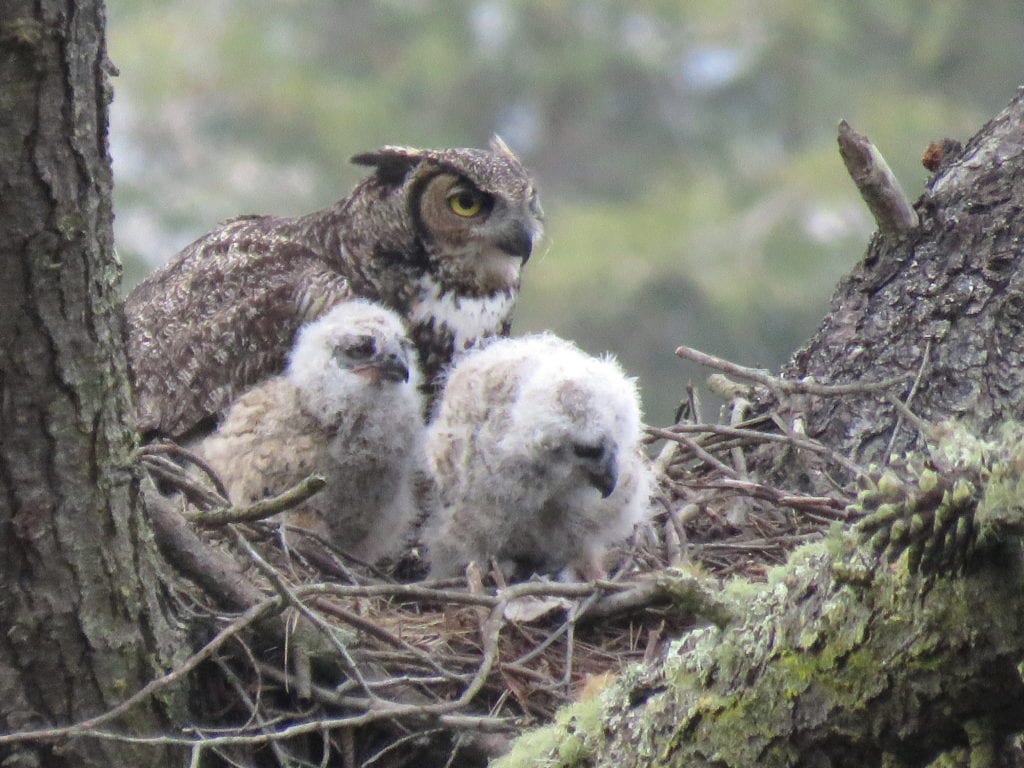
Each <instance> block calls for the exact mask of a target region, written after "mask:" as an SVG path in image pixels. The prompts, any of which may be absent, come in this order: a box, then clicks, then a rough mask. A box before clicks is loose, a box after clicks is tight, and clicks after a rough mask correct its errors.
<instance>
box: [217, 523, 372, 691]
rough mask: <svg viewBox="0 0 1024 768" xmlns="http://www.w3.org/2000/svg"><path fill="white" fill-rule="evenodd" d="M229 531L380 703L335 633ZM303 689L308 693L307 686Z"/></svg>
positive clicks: (234, 531) (246, 542)
mask: <svg viewBox="0 0 1024 768" xmlns="http://www.w3.org/2000/svg"><path fill="white" fill-rule="evenodd" d="M230 530H231V532H232V534H233V535H234V538H235V542H236V543H237V544H238V545H239V546H240V547H241V548H242V550H243V551H244V552H245V553H246V554H247V555H248V556H249V558H250V559H251V560H252V561H253V563H254V564H255V565H256V567H257V568H258V569H259V570H260V572H261V573H262V574H263V575H264V576H266V577H267V579H268V580H269V581H270V583H271V584H273V585H274V589H276V590H277V591H278V593H279V594H280V595H281V597H282V598H284V599H285V600H286V601H287V602H288V604H289V605H291V606H292V607H293V608H295V610H296V611H298V612H299V613H300V614H302V616H304V617H305V618H306V619H307V620H308V621H309V622H310V623H312V624H313V626H315V627H316V628H317V629H319V630H320V631H321V632H322V633H323V634H324V636H325V637H326V638H327V640H328V642H330V643H331V645H332V646H333V647H334V649H335V650H336V651H337V652H338V655H339V656H340V657H341V659H342V660H343V662H344V666H345V671H346V672H348V674H349V675H351V676H352V678H353V679H354V680H355V681H356V682H357V683H359V687H360V688H362V689H363V691H364V693H366V695H367V696H368V697H369V698H370V700H371V701H374V702H377V701H380V699H379V697H378V696H377V694H376V693H374V692H373V689H372V688H371V687H370V686H369V685H368V684H367V682H366V680H365V679H364V678H363V675H362V672H360V671H359V666H358V665H357V664H356V662H355V659H353V658H352V655H351V654H350V653H349V651H348V648H346V647H345V644H344V643H342V642H340V641H339V640H338V638H337V637H336V636H335V633H334V631H333V629H334V628H333V627H331V626H330V625H329V624H328V623H327V622H326V621H324V620H323V618H322V617H321V616H318V615H317V614H315V613H314V612H313V611H311V610H310V609H309V608H308V607H307V606H306V605H305V604H304V603H303V602H302V601H301V600H300V599H299V598H298V596H297V595H296V594H295V593H294V592H293V591H292V590H291V589H290V588H289V587H288V585H287V584H285V583H284V580H283V579H282V578H281V576H280V574H279V573H278V572H277V571H276V570H275V569H274V568H273V566H271V565H270V563H268V562H267V561H266V560H264V559H263V557H262V556H261V555H260V553H259V552H257V551H256V549H255V548H254V547H253V546H252V544H250V543H249V540H248V539H246V538H245V536H243V535H242V533H241V532H240V531H239V530H238V529H237V528H234V527H232V528H231V529H230ZM304 687H305V689H306V691H307V692H308V688H309V687H308V685H307V686H304Z"/></svg>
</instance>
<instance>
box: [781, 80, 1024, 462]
mask: <svg viewBox="0 0 1024 768" xmlns="http://www.w3.org/2000/svg"><path fill="white" fill-rule="evenodd" d="M915 207H916V209H917V212H918V214H919V216H920V225H919V226H918V227H917V228H916V229H914V230H911V231H910V232H909V233H907V234H905V235H894V234H881V233H879V234H876V235H875V236H874V238H873V239H872V241H871V244H870V246H869V247H868V251H867V254H866V255H865V257H864V259H863V261H862V262H861V263H860V264H858V265H857V267H856V268H855V269H854V270H853V271H852V272H851V273H850V275H848V276H847V277H846V278H845V279H844V280H843V281H842V282H841V283H840V284H839V287H838V288H837V289H836V293H835V295H834V296H833V298H832V304H831V307H830V310H829V313H828V315H827V316H826V318H825V320H824V321H823V323H822V326H821V328H820V329H819V330H818V332H817V334H815V336H814V337H813V338H812V339H811V341H810V342H809V343H808V344H807V345H806V346H805V347H804V348H803V349H802V350H801V351H800V352H798V353H797V354H796V356H795V357H794V359H793V361H792V363H791V364H790V365H789V367H788V368H787V370H786V371H785V373H786V376H787V377H791V378H802V377H807V376H813V377H814V378H815V380H817V381H819V382H849V381H861V380H867V381H878V380H882V379H888V378H892V377H897V376H902V377H905V378H906V380H907V381H908V382H911V381H913V380H914V379H915V377H916V376H917V375H918V373H919V371H920V372H921V378H920V383H919V385H918V387H917V391H916V393H915V395H914V397H913V399H912V401H911V402H910V404H909V405H910V408H911V410H912V411H914V412H915V413H916V414H917V415H919V416H921V417H922V418H924V419H926V420H928V421H932V422H935V421H942V420H944V419H948V418H952V417H959V416H966V417H967V418H968V419H969V420H970V422H971V423H972V424H973V425H974V426H975V428H977V429H978V430H980V431H987V430H989V429H991V428H992V427H993V426H995V425H997V424H1000V423H1001V422H1003V421H1005V420H1006V419H1009V418H1020V414H1021V413H1022V412H1024V268H1022V266H1024V265H1022V262H1024V246H1022V243H1024V215H1022V211H1024V91H1022V92H1021V93H1018V95H1017V97H1016V98H1015V99H1014V100H1013V101H1012V102H1011V103H1010V105H1009V106H1008V107H1007V108H1006V109H1005V110H1003V112H1002V113H1001V114H1000V115H998V116H997V117H996V118H995V119H994V120H992V121H991V122H989V123H988V124H987V125H986V126H985V127H984V128H982V130H981V131H980V132H979V133H978V134H977V135H976V136H975V137H974V138H973V139H971V141H970V142H969V143H968V144H967V146H966V147H965V148H964V149H963V151H962V152H961V153H960V154H959V155H955V156H953V157H952V158H948V159H947V160H946V161H945V162H944V163H943V164H942V166H941V167H940V168H939V169H938V172H937V173H936V174H935V175H934V176H933V177H932V179H931V180H930V181H929V182H928V185H927V188H926V190H925V193H924V194H923V195H922V196H921V198H920V199H919V200H918V201H917V203H916V206H915ZM926 351H927V352H928V356H927V359H925V352H926ZM907 390H909V384H908V387H907V388H906V389H905V390H904V392H903V393H902V394H903V395H904V396H905V395H906V394H907ZM808 405H809V408H808V411H807V413H806V416H807V433H808V434H809V435H811V436H812V437H817V438H819V439H820V440H821V441H822V442H824V443H825V444H826V445H829V446H831V447H833V448H835V449H837V450H839V451H841V452H842V453H844V454H846V455H848V456H851V457H853V458H854V459H855V460H857V461H858V462H860V463H862V464H865V465H866V464H868V463H870V462H882V461H883V460H884V459H886V458H887V457H886V455H885V454H886V450H887V446H889V444H890V440H891V437H892V433H893V430H894V428H896V422H897V418H898V412H897V410H896V408H895V407H894V406H893V405H892V403H891V402H889V401H888V400H885V399H883V398H879V397H870V396H859V397H845V398H838V397H829V398H825V399H819V398H813V399H809V400H808ZM917 437H918V430H917V428H916V427H915V426H914V425H913V424H912V423H910V422H908V421H906V420H904V421H903V422H902V425H901V427H900V428H899V433H898V434H897V436H896V439H895V440H894V441H893V443H892V446H893V448H894V449H895V450H896V451H897V452H900V451H903V450H906V449H907V448H910V447H912V446H913V445H914V443H915V441H916V439H917Z"/></svg>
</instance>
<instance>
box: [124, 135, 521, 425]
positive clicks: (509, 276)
mask: <svg viewBox="0 0 1024 768" xmlns="http://www.w3.org/2000/svg"><path fill="white" fill-rule="evenodd" d="M353 162H355V163H358V164H361V165H367V166H370V167H372V168H373V173H372V174H371V175H370V176H368V177H367V178H365V179H364V180H363V181H362V182H361V183H360V184H359V185H357V186H356V188H355V189H354V190H353V191H352V193H351V194H350V195H348V196H347V197H345V198H343V199H341V200H339V201H338V202H336V203H335V204H334V205H331V206H329V207H327V208H325V209H323V210H320V211H316V212H314V213H311V214H309V215H307V216H299V217H296V218H280V217H275V216H243V217H240V218H237V219H232V220H230V221H227V222H225V223H224V224H222V225H221V226H220V227H219V228H217V229H216V230H214V231H213V232H210V233H209V234H207V235H204V236H203V237H201V238H199V239H198V240H196V241H195V242H194V243H192V244H191V245H188V246H186V247H185V248H184V249H183V250H182V251H181V252H180V253H179V254H178V255H177V256H176V257H175V258H173V259H172V260H171V261H170V263H168V264H167V266H166V267H164V268H163V269H161V270H159V271H158V272H156V273H154V274H153V275H151V276H150V277H148V278H147V279H146V280H144V281H143V282H142V283H140V284H139V285H138V286H137V287H136V288H135V290H134V291H132V293H131V295H129V297H128V299H127V300H126V302H125V319H126V322H127V328H128V359H129V363H130V365H131V370H132V378H133V383H134V388H135V396H136V406H137V412H138V428H139V431H140V432H142V433H143V434H144V435H147V436H151V435H154V434H160V435H163V436H166V437H173V438H177V439H179V440H181V439H183V438H186V437H188V436H194V435H198V434H203V433H205V432H207V431H209V428H210V427H211V426H212V424H213V422H214V421H215V419H216V417H217V416H218V415H219V414H220V413H221V412H222V411H223V409H224V408H226V407H227V406H228V404H230V403H231V402H233V401H234V400H235V398H236V397H237V396H238V395H239V394H241V393H242V392H244V391H245V390H247V389H248V388H249V387H251V386H253V385H255V384H257V383H259V382H261V381H263V380H264V379H267V378H269V377H270V376H273V375H276V374H278V373H280V372H281V371H282V370H283V368H284V362H285V357H286V354H287V352H288V350H289V349H290V348H291V346H292V341H293V339H294V336H295V333H296V331H297V330H298V329H299V327H300V326H301V325H303V324H304V323H307V322H310V321H312V320H315V319H316V318H317V317H319V316H320V315H321V314H322V313H323V312H325V311H326V310H327V309H329V308H330V307H332V306H333V305H334V304H337V303H338V302H342V301H346V300H349V299H352V298H356V297H362V298H367V299H371V300H373V301H377V302H379V303H381V304H384V305H386V306H388V307H391V308H392V309H394V310H395V311H397V312H398V313H399V315H401V316H402V317H403V318H404V319H405V320H406V322H407V324H408V327H409V330H410V336H411V337H412V340H413V342H414V343H415V345H416V347H417V350H418V354H419V359H420V363H421V368H422V371H423V374H424V376H425V377H426V381H425V385H424V386H425V388H426V389H427V390H428V392H433V382H434V380H435V377H436V376H437V375H438V374H439V372H441V371H442V370H443V369H444V368H445V367H446V366H447V365H448V363H449V362H450V360H451V358H452V355H453V354H455V353H457V352H459V351H461V350H463V349H465V348H466V347H468V346H471V345H472V344H474V343H475V342H476V341H477V340H478V339H481V338H486V337H489V336H493V335H503V334H507V333H508V329H509V324H510V322H511V316H512V309H513V307H514V305H515V302H516V298H517V296H518V293H519V279H520V272H521V270H522V267H523V265H524V264H525V262H526V260H527V259H528V258H529V256H530V253H531V251H532V249H533V245H534V243H535V242H536V240H537V238H538V237H540V234H541V212H540V206H539V204H538V202H537V194H536V191H535V190H534V186H533V182H532V181H531V179H530V177H529V175H528V174H527V172H526V171H525V170H524V168H523V166H522V165H521V164H520V162H519V160H518V159H517V158H516V156H515V155H514V154H513V153H512V151H511V150H510V149H509V148H508V147H507V146H505V144H504V143H502V142H501V140H500V139H495V141H493V142H492V145H491V149H490V150H481V149H445V150H419V149H410V148H406V147H383V148H382V149H379V150H376V151H374V152H367V153H365V154H361V155H356V156H355V157H354V158H353Z"/></svg>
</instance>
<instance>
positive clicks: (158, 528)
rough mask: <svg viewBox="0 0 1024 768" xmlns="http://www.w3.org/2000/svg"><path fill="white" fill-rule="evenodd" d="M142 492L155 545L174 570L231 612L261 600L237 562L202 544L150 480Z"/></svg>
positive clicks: (203, 542) (244, 608) (262, 598)
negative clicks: (197, 585)
mask: <svg viewBox="0 0 1024 768" xmlns="http://www.w3.org/2000/svg"><path fill="white" fill-rule="evenodd" d="M142 490H143V496H144V497H145V499H146V514H147V516H148V517H149V520H150V523H151V524H152V526H153V535H154V536H155V538H156V542H157V545H158V546H159V547H160V551H161V552H162V553H163V555H164V557H166V558H167V560H168V561H169V562H170V563H171V564H172V565H173V566H174V567H175V568H176V569H177V570H178V571H180V572H181V573H183V574H184V575H186V576H188V577H189V578H190V579H192V580H193V581H195V582H196V583H198V584H199V585H200V586H201V587H202V588H203V590H204V591H205V592H206V594H208V595H211V596H212V597H213V598H214V599H215V600H217V602H218V603H220V604H221V605H223V606H226V607H229V608H231V609H232V610H246V609H247V608H249V607H250V606H253V605H256V604H259V603H261V602H262V601H263V600H264V599H265V597H264V595H263V593H262V592H261V591H260V590H259V589H257V588H256V586H255V585H254V584H253V583H252V582H251V581H250V580H249V578H248V576H247V575H246V574H245V573H244V572H243V570H242V568H241V565H240V564H239V563H238V561H237V560H235V558H233V557H231V556H230V555H228V554H226V553H225V552H222V551H221V550H219V549H215V548H214V547H211V546H210V545H209V544H207V543H206V542H205V541H203V540H202V539H201V538H200V537H199V535H198V534H197V533H196V532H195V531H194V530H193V529H192V526H190V525H189V524H188V523H187V522H185V518H183V517H182V516H181V513H180V512H179V511H178V509H177V508H176V507H175V506H174V504H173V503H172V502H171V501H170V500H169V499H167V498H166V497H165V496H163V495H161V494H160V493H158V492H157V491H156V488H155V487H154V486H153V484H152V482H151V481H149V480H146V481H144V482H143V486H142Z"/></svg>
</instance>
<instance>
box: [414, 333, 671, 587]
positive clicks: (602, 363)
mask: <svg viewBox="0 0 1024 768" xmlns="http://www.w3.org/2000/svg"><path fill="white" fill-rule="evenodd" d="M640 437H641V432H640V406H639V398H638V395H637V389H636V385H635V383H634V381H633V380H632V379H629V378H627V377H626V376H625V374H624V373H623V371H622V369H621V368H620V367H619V365H618V364H617V363H616V362H614V361H613V360H611V359H599V358H595V357H591V356H590V355H587V354H585V353H584V352H582V351H581V350H580V349H579V348H577V347H576V346H575V345H573V344H572V343H570V342H568V341H565V340H563V339H560V338H558V337H556V336H554V335H551V334H541V335H534V336H525V337H522V338H517V339H501V340H497V341H495V342H493V343H492V344H490V345H489V346H487V347H485V348H484V349H481V350H478V351H474V352H471V353H469V354H468V355H466V356H465V357H464V358H463V359H462V360H461V361H459V362H458V363H457V364H456V365H455V367H454V368H453V369H452V371H451V374H450V376H449V377H448V381H447V384H446V385H445V388H444V391H443V393H442V395H441V400H440V402H439V405H438V409H437V413H436V415H435V418H434V420H433V422H432V424H431V425H430V426H429V427H428V429H427V437H426V442H425V455H426V464H427V467H428V471H429V474H430V476H431V478H432V481H433V486H434V494H433V495H434V497H435V498H434V499H433V503H434V505H435V507H436V508H435V509H434V510H433V511H432V513H431V514H432V519H430V520H428V523H427V525H426V533H425V536H424V538H425V542H426V544H427V547H428V552H429V558H430V564H431V575H432V576H438V577H444V576H452V575H455V574H457V573H459V572H461V570H462V569H463V567H464V566H465V565H466V564H468V563H469V562H470V561H476V562H477V563H479V564H480V565H484V564H486V563H488V562H489V560H490V559H491V558H494V559H495V560H497V562H498V563H499V565H500V567H501V568H502V570H503V571H504V572H505V574H506V575H513V576H528V575H529V574H531V573H534V572H537V573H552V572H559V571H561V572H563V575H565V574H569V575H573V576H584V577H587V578H593V577H595V576H599V575H601V574H603V573H604V572H605V571H604V562H603V560H604V556H605V552H606V549H607V547H608V546H609V545H610V544H612V543H614V542H616V541H619V540H621V539H623V538H625V537H626V536H627V535H628V534H629V533H630V531H631V530H632V528H633V525H634V524H635V523H637V522H639V521H641V520H642V519H644V518H645V516H646V515H647V514H648V511H649V509H650V502H649V496H650V493H651V489H652V478H651V472H650V469H649V467H648V464H647V461H646V458H645V457H644V456H643V455H642V454H641V452H640Z"/></svg>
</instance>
